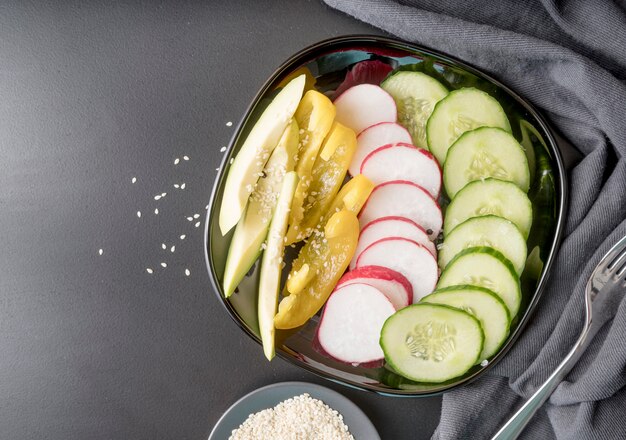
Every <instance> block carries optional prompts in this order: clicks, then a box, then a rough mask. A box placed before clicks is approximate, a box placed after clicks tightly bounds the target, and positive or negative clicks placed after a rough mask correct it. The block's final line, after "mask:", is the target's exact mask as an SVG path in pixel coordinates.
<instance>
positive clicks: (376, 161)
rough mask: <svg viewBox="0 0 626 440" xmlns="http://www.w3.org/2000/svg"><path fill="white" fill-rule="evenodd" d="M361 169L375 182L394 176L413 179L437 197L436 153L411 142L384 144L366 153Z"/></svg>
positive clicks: (439, 170) (408, 179)
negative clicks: (433, 153)
mask: <svg viewBox="0 0 626 440" xmlns="http://www.w3.org/2000/svg"><path fill="white" fill-rule="evenodd" d="M360 173H361V174H363V175H364V176H366V177H367V178H368V179H370V180H371V181H372V182H374V184H376V185H378V184H381V183H385V182H390V181H393V180H406V181H408V182H413V183H415V184H417V185H419V186H421V187H422V188H424V189H425V190H426V191H428V192H429V193H430V195H431V196H433V197H434V198H437V197H439V191H440V190H441V168H440V167H439V163H437V160H436V159H435V157H434V156H433V155H432V154H431V153H430V152H429V151H426V150H424V149H423V148H418V147H416V146H414V145H411V144H406V143H398V144H387V145H384V146H382V147H378V148H377V149H375V150H374V151H372V152H371V153H370V154H368V155H367V156H366V157H365V159H363V162H362V163H361V169H360Z"/></svg>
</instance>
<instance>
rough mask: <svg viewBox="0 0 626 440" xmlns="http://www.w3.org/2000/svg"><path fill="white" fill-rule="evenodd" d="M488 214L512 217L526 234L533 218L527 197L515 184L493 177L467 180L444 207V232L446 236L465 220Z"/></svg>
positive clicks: (509, 218) (525, 234)
mask: <svg viewBox="0 0 626 440" xmlns="http://www.w3.org/2000/svg"><path fill="white" fill-rule="evenodd" d="M490 214H492V215H497V216H498V217H503V218H505V219H507V220H510V221H512V222H513V223H515V226H517V227H518V228H519V230H520V232H521V233H522V235H523V236H524V238H528V233H529V232H530V227H531V225H532V222H533V207H532V204H531V203H530V199H529V198H528V196H527V195H526V193H525V192H524V191H522V190H521V189H519V188H518V187H517V186H516V185H515V184H513V183H511V182H505V181H503V180H498V179H493V178H489V179H485V180H482V181H481V180H477V181H475V182H470V183H468V184H467V185H466V186H465V187H464V188H463V189H462V190H461V191H459V192H458V193H457V194H456V196H454V199H452V202H451V203H450V205H448V208H447V209H446V216H445V219H444V222H443V233H444V235H445V236H447V235H448V234H449V233H450V232H451V231H452V230H453V229H454V228H455V227H457V226H458V225H459V224H461V223H463V222H464V221H465V220H467V219H469V218H472V217H481V216H483V215H490Z"/></svg>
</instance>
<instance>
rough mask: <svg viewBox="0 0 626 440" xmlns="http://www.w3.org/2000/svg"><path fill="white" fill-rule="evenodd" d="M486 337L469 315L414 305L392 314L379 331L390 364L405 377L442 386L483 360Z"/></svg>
mask: <svg viewBox="0 0 626 440" xmlns="http://www.w3.org/2000/svg"><path fill="white" fill-rule="evenodd" d="M484 340H485V336H484V333H483V330H482V328H481V326H480V322H479V321H478V320H477V319H476V318H474V317H473V316H472V315H470V314H469V313H467V312H464V311H462V310H459V309H455V308H452V307H449V306H444V305H436V304H413V305H412V306H409V307H405V308H404V309H402V310H400V311H398V312H396V313H394V314H393V315H391V316H390V317H389V318H388V319H387V321H385V325H383V329H382V330H381V332H380V346H381V347H382V349H383V352H384V353H385V359H386V360H387V363H389V365H390V366H391V367H392V368H393V369H394V370H395V371H396V372H398V373H399V374H401V375H402V376H404V377H406V378H408V379H411V380H415V381H418V382H431V383H439V382H444V381H446V380H449V379H453V378H455V377H458V376H460V375H462V374H463V373H465V372H466V371H467V370H469V369H470V368H471V367H472V365H474V364H476V363H477V362H478V361H480V354H481V353H482V350H483V343H484Z"/></svg>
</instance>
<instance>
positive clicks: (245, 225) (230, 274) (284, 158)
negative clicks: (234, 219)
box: [224, 120, 299, 298]
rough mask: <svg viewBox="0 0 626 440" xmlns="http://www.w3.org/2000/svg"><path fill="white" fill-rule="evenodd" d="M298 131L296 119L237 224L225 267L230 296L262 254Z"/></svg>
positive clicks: (292, 159) (226, 289)
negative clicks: (262, 245) (262, 247)
mask: <svg viewBox="0 0 626 440" xmlns="http://www.w3.org/2000/svg"><path fill="white" fill-rule="evenodd" d="M298 131H299V130H298V124H297V123H296V121H295V120H292V121H291V122H290V123H289V125H287V128H286V129H285V132H284V133H283V135H282V137H281V138H280V141H279V142H278V146H277V147H276V148H275V149H274V151H273V152H272V155H271V156H270V159H269V160H268V161H267V164H266V165H265V168H264V169H263V177H261V178H260V179H259V181H258V182H257V185H256V188H255V190H254V192H253V193H252V195H251V196H250V200H249V201H248V205H247V206H246V209H245V210H244V213H243V216H242V218H241V221H240V222H239V223H237V227H236V228H235V233H234V234H233V239H232V240H231V242H230V248H229V249H228V257H227V258H226V268H225V269H224V295H225V296H226V298H228V297H229V296H230V295H232V293H233V292H234V291H235V288H236V287H237V285H239V283H240V282H241V280H242V279H243V277H244V276H245V275H246V273H248V271H249V270H250V268H251V267H252V265H253V264H254V262H255V261H256V259H257V258H258V256H259V254H260V253H261V244H262V243H263V241H264V240H265V237H266V236H267V230H268V229H269V227H270V220H271V219H272V215H273V213H274V209H275V207H276V203H277V199H278V192H279V191H280V188H281V185H282V183H283V178H284V177H285V174H286V173H288V172H290V171H293V169H294V167H295V157H296V152H297V151H298V141H299V135H298Z"/></svg>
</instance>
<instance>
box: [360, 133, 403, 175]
mask: <svg viewBox="0 0 626 440" xmlns="http://www.w3.org/2000/svg"><path fill="white" fill-rule="evenodd" d="M394 143H411V134H410V133H409V131H408V130H407V129H406V128H404V127H403V126H402V125H400V124H396V123H395V122H379V123H378V124H374V125H372V126H370V127H367V128H366V129H365V130H363V131H362V132H361V133H360V134H359V135H358V136H357V138H356V151H355V152H354V156H353V157H352V162H350V167H349V168H348V171H349V172H350V175H351V176H356V175H357V174H359V173H360V172H361V171H360V170H361V164H362V163H363V159H365V158H366V157H367V155H368V154H370V153H371V152H372V151H374V150H376V149H377V148H379V147H382V146H383V145H387V144H394Z"/></svg>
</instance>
